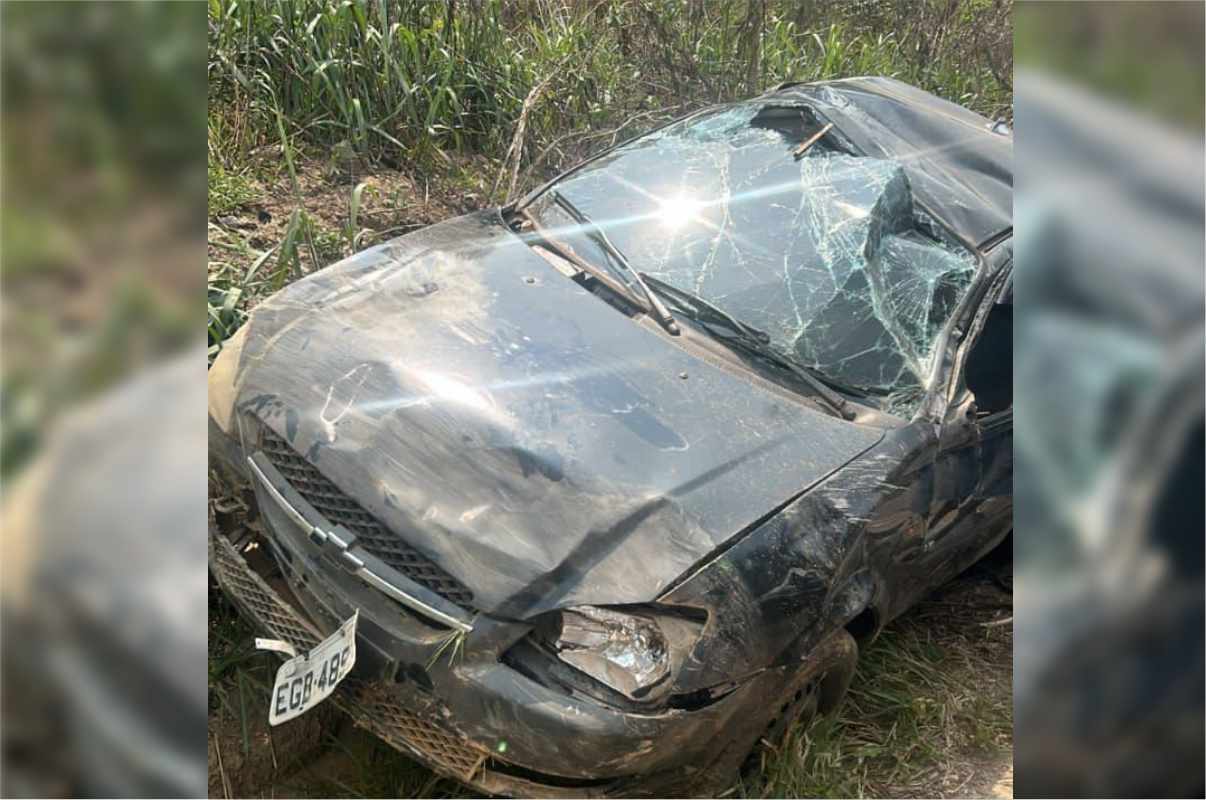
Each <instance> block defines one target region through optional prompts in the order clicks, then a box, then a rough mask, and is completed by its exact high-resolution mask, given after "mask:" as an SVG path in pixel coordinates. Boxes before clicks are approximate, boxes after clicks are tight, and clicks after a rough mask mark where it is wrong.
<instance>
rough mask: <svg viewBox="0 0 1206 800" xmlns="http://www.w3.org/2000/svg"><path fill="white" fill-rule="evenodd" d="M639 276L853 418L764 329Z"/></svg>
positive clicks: (841, 400)
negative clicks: (725, 329)
mask: <svg viewBox="0 0 1206 800" xmlns="http://www.w3.org/2000/svg"><path fill="white" fill-rule="evenodd" d="M641 277H642V278H644V279H645V281H647V282H648V283H649V285H651V286H653V287H654V288H655V289H657V290H658V291H659V292H662V293H664V294H666V295H669V296H670V298H671V299H673V300H674V301H675V305H677V306H678V307H679V308H681V309H683V310H684V312H685V313H686V314H687V315H688V316H689V317H690V318H692V319H694V320H695V321H696V322H699V323H701V324H703V325H704V326H705V327H706V326H708V325H710V324H719V325H722V326H724V327H725V328H727V329H729V330H730V331H732V332H733V333H734V334H735V335H734V336H732V337H726V341H728V342H730V343H732V344H734V345H736V346H738V347H740V348H742V349H743V350H745V351H747V352H749V353H752V354H753V355H757V356H761V357H762V358H765V359H767V360H769V361H773V362H774V363H776V364H778V365H779V366H781V367H782V368H784V369H786V370H787V371H788V372H790V373H791V374H793V375H795V376H796V377H797V378H799V379H800V380H802V381H804V383H806V384H808V386H809V387H810V388H811V389H812V390H813V391H815V392H816V393H817V395H819V396H820V397H821V399H822V400H824V401H825V403H826V404H827V405H829V407H830V408H832V409H833V410H834V411H835V412H836V413H837V414H838V415H839V416H841V417H842V419H854V412H853V411H852V410H851V409H850V407H849V404H848V403H847V402H846V398H844V397H842V396H841V395H840V394H838V393H837V392H835V391H833V390H832V389H830V388H829V387H828V386H826V385H825V384H824V383H823V382H822V381H821V380H820V379H819V378H817V377H816V376H815V375H813V374H812V372H811V371H809V370H808V369H807V368H806V367H804V366H803V365H801V364H799V363H797V362H796V360H795V359H793V358H791V357H789V356H786V355H784V354H782V353H780V352H779V351H778V350H776V349H775V348H774V347H773V346H771V338H770V334H768V333H767V332H766V331H762V330H759V329H758V328H755V327H754V326H753V325H750V324H748V323H745V322H742V321H741V320H739V319H737V318H736V317H734V316H733V315H732V314H730V313H729V312H727V311H725V310H724V309H722V308H721V307H720V306H717V305H715V304H713V303H711V302H709V301H707V300H705V299H703V298H702V297H700V296H698V295H695V294H692V293H691V292H687V291H684V290H682V289H680V288H678V287H677V286H672V285H671V284H669V283H666V282H665V281H661V280H658V279H657V278H654V277H653V276H652V275H646V274H644V273H642V275H641Z"/></svg>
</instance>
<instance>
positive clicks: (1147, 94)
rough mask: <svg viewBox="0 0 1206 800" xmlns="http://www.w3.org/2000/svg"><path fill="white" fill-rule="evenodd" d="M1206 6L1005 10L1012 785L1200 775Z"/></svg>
mask: <svg viewBox="0 0 1206 800" xmlns="http://www.w3.org/2000/svg"><path fill="white" fill-rule="evenodd" d="M1203 22H1204V19H1203V5H1202V4H1201V3H1019V4H1018V5H1017V6H1016V7H1015V12H1014V23H1015V31H1016V33H1015V47H1014V52H1015V58H1016V73H1015V76H1016V78H1015V112H1014V113H1015V116H1014V121H1015V145H1016V150H1015V163H1016V177H1015V195H1014V217H1015V223H1016V226H1017V232H1016V241H1015V250H1016V252H1015V257H1016V266H1015V289H1016V297H1017V308H1018V312H1017V327H1016V330H1015V333H1014V344H1015V360H1014V366H1015V372H1016V382H1015V387H1016V396H1015V401H1016V418H1017V419H1016V431H1017V433H1016V437H1015V440H1014V442H1015V444H1014V449H1015V471H1014V500H1015V514H1016V517H1015V519H1016V526H1015V541H1014V587H1015V596H1014V620H1015V625H1014V633H1015V638H1014V664H1015V669H1014V708H1015V715H1014V734H1015V751H1014V767H1015V782H1014V789H1015V793H1016V794H1017V795H1018V796H1120V797H1136V796H1137V797H1150V796H1158V797H1179V796H1197V797H1200V796H1202V794H1203V791H1204V790H1206V786H1204V785H1203V753H1204V752H1206V747H1204V745H1203V704H1204V697H1203V621H1204V620H1203V589H1204V587H1203V530H1204V525H1203V521H1204V509H1203V483H1204V481H1203V460H1204V454H1203V428H1202V420H1203V404H1204V385H1203V369H1204V363H1206V351H1204V350H1203V291H1204V289H1203V264H1204V259H1203V241H1204V231H1203V181H1204V173H1203V146H1204V144H1203V88H1204V87H1203Z"/></svg>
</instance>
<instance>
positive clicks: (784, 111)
mask: <svg viewBox="0 0 1206 800" xmlns="http://www.w3.org/2000/svg"><path fill="white" fill-rule="evenodd" d="M823 126H824V120H822V119H819V118H818V117H817V116H816V115H815V114H814V113H813V112H812V111H811V109H809V108H808V107H806V106H790V105H768V104H765V103H746V104H740V105H737V106H729V107H726V108H725V109H724V110H722V111H715V112H709V113H705V114H702V115H699V116H695V117H692V118H689V119H686V120H683V121H681V122H679V123H676V124H674V125H671V126H669V127H667V128H664V129H662V130H660V131H657V132H655V133H653V134H650V135H649V136H646V137H643V138H641V139H638V140H636V141H634V142H631V143H629V144H628V145H625V146H623V147H621V148H619V149H617V150H615V151H613V152H611V153H609V154H608V155H606V156H604V157H603V158H600V159H598V160H596V161H594V162H592V163H590V164H588V165H587V166H586V167H584V168H582V169H581V170H579V171H578V172H576V173H574V174H572V175H570V176H569V177H567V178H566V179H564V180H562V181H560V182H558V183H557V184H556V187H555V188H556V190H557V191H558V192H560V193H561V194H562V195H564V196H565V197H566V198H567V199H568V200H569V201H570V202H571V203H572V204H573V205H574V206H576V207H577V208H578V209H579V210H580V211H581V212H582V213H583V214H585V215H586V216H587V217H588V218H589V219H590V220H591V221H592V222H593V223H595V224H596V225H598V226H599V227H600V228H602V229H603V230H605V231H606V233H607V235H608V237H609V238H610V239H611V241H612V242H613V243H614V244H615V245H616V246H617V247H618V248H619V249H620V250H621V251H622V252H623V253H624V255H625V256H626V257H627V258H628V260H629V261H630V262H631V264H632V265H633V267H634V268H636V269H637V270H640V271H642V272H646V273H648V274H649V275H651V276H653V277H655V278H658V279H660V280H662V281H665V282H666V283H669V284H672V285H673V286H675V287H677V288H679V289H683V290H685V291H688V292H691V293H693V294H695V295H698V296H699V297H702V298H704V299H706V300H708V301H710V302H711V303H713V304H715V305H717V306H719V307H720V308H722V309H724V310H725V311H727V312H728V313H729V314H731V315H733V316H734V317H737V318H738V319H740V320H741V321H743V322H745V323H748V324H750V325H753V326H755V327H757V328H760V329H761V330H763V331H765V332H766V333H767V334H769V336H770V339H771V345H772V346H773V347H774V348H775V349H777V350H779V351H780V352H781V353H784V354H786V355H788V356H791V357H792V358H794V359H795V360H796V361H798V362H799V363H801V364H804V365H806V366H808V367H811V368H813V369H815V370H817V371H819V372H821V373H823V374H825V375H826V376H828V377H829V378H831V379H832V380H833V381H835V382H837V383H839V384H842V385H844V386H847V387H851V388H852V389H856V390H858V391H859V392H861V393H864V394H866V395H868V396H869V398H870V399H871V401H872V402H876V403H878V404H879V405H880V407H881V408H883V409H884V410H887V411H889V412H891V413H895V414H898V415H901V416H905V417H908V416H911V415H912V414H913V413H914V412H915V411H916V409H917V406H918V405H919V403H920V401H921V399H922V398H923V396H924V393H925V390H926V389H927V388H928V381H929V377H930V374H931V367H932V359H933V356H934V350H935V343H936V341H937V339H938V337H939V333H940V332H941V330H942V327H943V325H944V324H945V323H946V322H947V320H948V319H949V318H950V316H951V314H952V312H953V311H954V309H955V308H956V306H957V305H958V303H959V301H960V300H961V299H962V297H963V295H964V294H965V292H966V290H967V288H968V286H969V284H970V283H971V279H972V277H973V275H974V273H975V270H976V264H977V262H976V260H975V259H974V257H973V256H972V255H971V254H970V253H969V252H967V251H966V250H965V249H964V248H962V247H961V246H960V245H958V244H957V243H956V242H954V241H953V240H951V239H950V238H949V237H947V236H945V234H944V233H943V232H942V229H941V228H940V227H939V226H938V225H936V224H934V223H933V222H932V220H930V219H928V217H927V216H926V215H925V214H924V212H922V211H921V210H920V209H918V208H917V207H916V206H915V205H914V202H913V197H912V192H911V191H910V186H909V180H908V177H907V176H906V173H905V170H904V168H903V166H902V165H901V164H900V163H899V162H897V161H893V160H887V159H879V158H871V157H865V156H862V155H860V154H858V153H857V152H856V151H855V149H854V148H853V147H851V146H850V144H849V143H848V142H847V141H846V140H845V139H844V138H843V137H842V135H841V133H840V132H839V131H837V130H836V129H832V128H830V129H828V130H827V131H825V129H824V127H823ZM823 131H824V133H823V135H822V136H820V138H819V139H816V140H815V142H814V143H813V144H812V145H811V146H809V147H808V148H807V149H806V150H804V151H803V152H799V151H800V148H801V145H803V144H804V143H805V142H808V141H809V140H810V139H813V137H814V136H815V135H816V134H821V133H822V132H823ZM531 211H532V212H533V213H535V214H536V215H538V216H539V218H540V219H541V221H542V223H544V225H545V226H546V227H548V228H550V229H551V230H553V231H554V233H555V235H556V236H557V237H558V238H560V239H561V240H562V241H566V242H567V243H569V244H570V245H571V246H572V247H573V248H574V249H575V250H577V251H578V252H579V253H581V254H583V255H585V256H587V257H588V258H590V259H591V260H593V261H594V262H595V263H598V264H606V263H607V261H608V256H607V254H606V253H605V251H603V250H602V248H600V247H599V245H598V244H596V243H595V242H594V241H593V240H592V239H590V238H589V237H587V236H586V235H585V233H586V232H585V231H584V230H581V229H579V227H578V226H576V225H575V224H574V222H573V220H572V219H571V218H570V217H569V216H568V215H567V214H566V212H565V211H564V210H562V209H561V208H560V207H558V206H557V205H556V204H555V203H553V201H552V193H547V194H545V195H543V196H541V197H540V198H538V200H537V201H536V202H535V203H534V204H533V205H532V207H531Z"/></svg>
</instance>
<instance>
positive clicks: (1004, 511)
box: [924, 265, 1013, 585]
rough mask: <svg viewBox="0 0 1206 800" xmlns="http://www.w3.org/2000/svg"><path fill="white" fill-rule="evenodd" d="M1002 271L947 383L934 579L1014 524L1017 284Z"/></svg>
mask: <svg viewBox="0 0 1206 800" xmlns="http://www.w3.org/2000/svg"><path fill="white" fill-rule="evenodd" d="M1012 285H1013V284H1012V277H1011V272H1010V270H1009V268H1008V265H1007V266H1006V268H1005V269H1004V270H1003V271H1002V272H1001V273H999V276H998V278H997V279H996V280H995V281H994V284H993V286H992V287H991V288H990V289H989V291H988V292H987V293H986V294H985V297H984V300H983V301H982V303H981V305H980V308H979V310H978V313H977V314H976V317H975V319H976V322H975V324H974V325H973V328H972V331H971V337H970V340H969V345H968V346H967V347H966V348H965V349H964V350H963V352H961V354H960V355H961V356H962V358H961V359H960V361H959V364H958V367H957V369H956V370H955V372H954V374H953V376H952V378H951V381H950V383H949V385H951V386H952V387H953V390H952V401H951V403H950V404H949V406H948V407H947V412H946V415H945V417H944V420H943V423H942V425H941V429H940V433H939V441H938V453H937V456H936V459H935V463H934V485H933V493H932V495H931V500H930V512H929V525H928V528H927V530H926V534H925V546H924V548H925V551H926V557H925V559H924V561H925V563H926V565H927V567H928V569H930V570H931V575H932V584H931V585H937V584H938V583H941V582H943V581H946V580H949V579H950V578H952V577H954V576H955V575H957V574H958V573H959V572H961V571H962V570H964V569H966V568H967V567H968V566H970V565H971V564H973V563H975V562H976V561H977V560H978V559H979V558H980V557H981V556H983V555H984V554H985V553H987V552H988V550H990V549H991V548H992V547H993V546H995V545H996V544H997V543H998V542H999V541H1000V540H1001V539H1002V538H1004V536H1005V535H1006V534H1007V533H1008V532H1009V530H1010V529H1011V528H1012V526H1013V289H1012Z"/></svg>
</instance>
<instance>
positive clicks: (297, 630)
mask: <svg viewBox="0 0 1206 800" xmlns="http://www.w3.org/2000/svg"><path fill="white" fill-rule="evenodd" d="M209 563H210V566H211V567H212V568H213V571H214V577H216V578H217V579H218V583H219V584H220V585H221V586H222V588H223V589H225V590H226V593H227V594H228V595H230V596H231V597H232V598H234V600H236V601H237V602H240V603H242V604H243V606H244V607H246V609H247V610H248V611H249V612H251V614H252V616H254V617H255V618H256V620H258V621H259V623H260V625H262V626H263V627H264V628H265V629H266V630H268V631H269V632H271V634H272V635H273V636H275V637H276V638H277V639H283V640H284V641H286V642H288V643H289V644H291V645H293V646H294V647H296V648H297V650H298V652H304V651H306V650H309V649H310V648H312V647H314V645H316V644H318V643H319V642H320V641H321V640H322V637H321V636H319V635H318V632H317V631H316V630H315V629H314V628H313V626H311V625H310V624H309V623H308V622H306V621H304V620H303V619H302V618H301V617H300V616H299V615H298V614H296V613H294V611H293V610H292V609H291V608H289V606H287V605H285V603H284V602H283V601H282V600H281V599H280V598H279V596H278V595H277V594H276V592H275V591H274V590H273V589H272V587H270V586H269V585H268V584H267V583H266V582H265V581H264V579H263V578H261V577H260V576H259V575H257V574H256V573H255V572H252V571H251V570H250V569H248V568H247V562H246V561H244V559H243V557H242V556H241V555H239V552H238V551H237V550H235V548H234V545H232V544H231V543H230V542H229V541H228V540H227V538H226V537H225V536H221V535H219V534H216V533H213V532H211V533H210V536H209Z"/></svg>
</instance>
